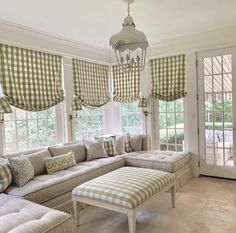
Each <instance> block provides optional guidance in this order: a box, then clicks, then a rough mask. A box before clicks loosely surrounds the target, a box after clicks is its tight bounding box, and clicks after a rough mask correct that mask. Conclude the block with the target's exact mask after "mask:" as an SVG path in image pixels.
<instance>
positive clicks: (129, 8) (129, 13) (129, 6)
mask: <svg viewBox="0 0 236 233" xmlns="http://www.w3.org/2000/svg"><path fill="white" fill-rule="evenodd" d="M129 4H130V3H128V15H129V16H130V6H129Z"/></svg>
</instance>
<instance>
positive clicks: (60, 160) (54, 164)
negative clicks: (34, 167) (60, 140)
mask: <svg viewBox="0 0 236 233" xmlns="http://www.w3.org/2000/svg"><path fill="white" fill-rule="evenodd" d="M45 164H46V169H47V173H48V175H51V174H53V173H55V172H58V171H61V170H65V169H67V168H70V167H73V166H75V165H76V161H75V156H74V153H73V152H72V151H70V152H69V153H67V154H65V155H59V156H56V157H51V158H46V159H45Z"/></svg>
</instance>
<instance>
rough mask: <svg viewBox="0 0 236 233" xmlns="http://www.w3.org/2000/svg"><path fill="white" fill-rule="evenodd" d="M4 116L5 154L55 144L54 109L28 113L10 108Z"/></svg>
mask: <svg viewBox="0 0 236 233" xmlns="http://www.w3.org/2000/svg"><path fill="white" fill-rule="evenodd" d="M12 110H13V113H10V114H5V121H4V135H5V153H11V152H17V151H22V150H27V149H31V148H37V147H42V146H47V145H52V144H55V143H56V119H55V107H53V108H50V109H48V110H44V111H40V112H28V111H24V110H21V109H18V108H14V107H12Z"/></svg>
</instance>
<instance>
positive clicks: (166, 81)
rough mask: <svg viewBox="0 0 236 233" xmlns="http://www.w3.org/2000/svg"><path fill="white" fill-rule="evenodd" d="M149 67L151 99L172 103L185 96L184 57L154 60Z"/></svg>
mask: <svg viewBox="0 0 236 233" xmlns="http://www.w3.org/2000/svg"><path fill="white" fill-rule="evenodd" d="M150 66H151V79H152V96H153V97H155V98H157V99H159V100H164V101H173V100H176V99H181V98H183V97H185V96H186V95H187V92H186V72H185V55H177V56H172V57H164V58H158V59H154V60H151V61H150Z"/></svg>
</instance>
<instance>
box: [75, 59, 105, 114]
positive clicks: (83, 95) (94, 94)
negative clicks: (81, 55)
mask: <svg viewBox="0 0 236 233" xmlns="http://www.w3.org/2000/svg"><path fill="white" fill-rule="evenodd" d="M73 80H74V100H73V103H72V110H81V106H84V107H88V108H96V107H101V106H103V105H105V104H106V103H108V102H109V101H110V93H109V67H108V66H107V65H102V64H97V63H92V62H88V61H83V60H78V59H73Z"/></svg>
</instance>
